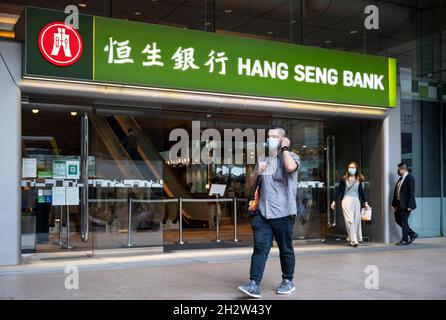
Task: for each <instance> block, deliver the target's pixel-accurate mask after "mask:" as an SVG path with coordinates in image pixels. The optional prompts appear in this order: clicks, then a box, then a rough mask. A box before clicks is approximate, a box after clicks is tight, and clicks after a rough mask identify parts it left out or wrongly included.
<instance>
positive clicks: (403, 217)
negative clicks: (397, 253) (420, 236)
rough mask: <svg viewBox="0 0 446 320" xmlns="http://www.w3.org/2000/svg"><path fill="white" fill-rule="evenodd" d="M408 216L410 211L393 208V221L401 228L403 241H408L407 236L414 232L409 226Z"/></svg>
mask: <svg viewBox="0 0 446 320" xmlns="http://www.w3.org/2000/svg"><path fill="white" fill-rule="evenodd" d="M409 216H410V211H407V210H400V209H398V208H397V209H396V210H395V222H396V223H397V224H398V225H399V226H400V227H401V228H402V229H403V238H402V239H401V240H403V241H406V242H407V241H409V237H412V236H413V235H414V234H415V231H413V230H412V229H411V228H410V226H409Z"/></svg>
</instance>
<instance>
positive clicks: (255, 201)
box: [247, 176, 262, 215]
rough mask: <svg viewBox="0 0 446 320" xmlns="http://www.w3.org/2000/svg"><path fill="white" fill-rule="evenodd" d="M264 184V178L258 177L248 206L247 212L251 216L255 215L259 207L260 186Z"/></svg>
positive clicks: (249, 197) (250, 194)
mask: <svg viewBox="0 0 446 320" xmlns="http://www.w3.org/2000/svg"><path fill="white" fill-rule="evenodd" d="M261 182H262V176H258V177H257V180H256V183H255V184H254V186H253V187H252V189H251V192H250V193H249V196H248V199H247V200H248V201H247V203H248V205H247V211H248V213H249V214H251V215H255V214H256V212H257V209H258V206H259V197H260V184H261Z"/></svg>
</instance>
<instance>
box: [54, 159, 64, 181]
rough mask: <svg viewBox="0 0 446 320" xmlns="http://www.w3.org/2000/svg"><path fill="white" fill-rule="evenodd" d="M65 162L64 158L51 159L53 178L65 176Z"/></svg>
mask: <svg viewBox="0 0 446 320" xmlns="http://www.w3.org/2000/svg"><path fill="white" fill-rule="evenodd" d="M66 171H67V163H66V161H65V160H53V178H54V179H65V177H66V176H67V174H66Z"/></svg>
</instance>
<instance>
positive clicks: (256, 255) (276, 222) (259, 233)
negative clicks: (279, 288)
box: [249, 214, 296, 284]
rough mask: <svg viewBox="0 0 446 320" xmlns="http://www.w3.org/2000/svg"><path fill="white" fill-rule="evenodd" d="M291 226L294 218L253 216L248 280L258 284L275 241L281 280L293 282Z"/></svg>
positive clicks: (293, 260)
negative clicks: (278, 255) (274, 240)
mask: <svg viewBox="0 0 446 320" xmlns="http://www.w3.org/2000/svg"><path fill="white" fill-rule="evenodd" d="M293 224H294V216H287V217H283V218H278V219H265V218H264V217H263V216H261V215H258V214H257V215H255V216H254V218H253V220H252V231H253V234H254V252H253V254H252V256H251V269H250V277H249V278H250V279H251V280H254V281H255V282H256V284H260V281H262V278H263V271H264V270H265V264H266V260H267V258H268V254H269V251H270V249H271V246H272V244H273V237H274V238H275V239H276V242H277V246H278V247H279V253H280V266H281V267H282V278H283V279H288V280H293V275H294V267H295V264H296V258H295V256H294V248H293Z"/></svg>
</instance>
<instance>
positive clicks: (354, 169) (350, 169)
mask: <svg viewBox="0 0 446 320" xmlns="http://www.w3.org/2000/svg"><path fill="white" fill-rule="evenodd" d="M348 173H349V174H350V175H351V176H354V175H355V174H356V168H348Z"/></svg>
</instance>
